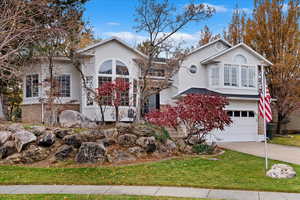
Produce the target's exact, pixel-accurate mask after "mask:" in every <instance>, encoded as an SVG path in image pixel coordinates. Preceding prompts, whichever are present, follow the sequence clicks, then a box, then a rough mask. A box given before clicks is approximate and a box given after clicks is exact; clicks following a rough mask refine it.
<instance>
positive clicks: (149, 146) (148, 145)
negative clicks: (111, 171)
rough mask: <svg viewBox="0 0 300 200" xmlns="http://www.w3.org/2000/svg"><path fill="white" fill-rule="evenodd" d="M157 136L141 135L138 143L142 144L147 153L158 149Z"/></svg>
mask: <svg viewBox="0 0 300 200" xmlns="http://www.w3.org/2000/svg"><path fill="white" fill-rule="evenodd" d="M155 141H156V140H155V137H153V136H151V137H140V138H139V139H138V140H137V141H136V143H137V144H138V145H140V146H141V147H142V148H143V149H144V150H145V151H146V152H147V153H153V152H154V151H156V148H157V147H156V143H155Z"/></svg>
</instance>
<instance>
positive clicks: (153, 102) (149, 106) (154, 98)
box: [145, 93, 160, 113]
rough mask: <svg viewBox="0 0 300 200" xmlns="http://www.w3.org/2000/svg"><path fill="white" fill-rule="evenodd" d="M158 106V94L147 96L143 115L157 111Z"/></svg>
mask: <svg viewBox="0 0 300 200" xmlns="http://www.w3.org/2000/svg"><path fill="white" fill-rule="evenodd" d="M159 105H160V96H159V93H157V94H153V95H151V96H149V97H148V99H147V101H146V103H145V113H148V112H150V111H152V110H155V109H159Z"/></svg>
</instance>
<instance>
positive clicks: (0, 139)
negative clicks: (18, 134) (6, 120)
mask: <svg viewBox="0 0 300 200" xmlns="http://www.w3.org/2000/svg"><path fill="white" fill-rule="evenodd" d="M11 136H12V133H11V132H9V131H0V145H3V144H4V143H5V142H7V141H8V140H9V139H10V138H11Z"/></svg>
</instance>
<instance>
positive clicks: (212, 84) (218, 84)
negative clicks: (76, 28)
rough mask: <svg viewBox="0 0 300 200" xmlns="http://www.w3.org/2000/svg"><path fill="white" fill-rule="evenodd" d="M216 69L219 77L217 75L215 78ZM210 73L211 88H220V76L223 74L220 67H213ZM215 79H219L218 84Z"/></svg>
mask: <svg viewBox="0 0 300 200" xmlns="http://www.w3.org/2000/svg"><path fill="white" fill-rule="evenodd" d="M216 69H217V70H218V75H217V77H213V76H214V74H213V70H216ZM209 72H210V73H209V80H210V86H212V87H218V86H220V82H221V80H220V74H221V70H220V67H219V66H213V67H211V68H210V70H209ZM214 78H217V79H218V81H217V84H214Z"/></svg>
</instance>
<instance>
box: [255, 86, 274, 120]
mask: <svg viewBox="0 0 300 200" xmlns="http://www.w3.org/2000/svg"><path fill="white" fill-rule="evenodd" d="M265 91H266V92H265V93H266V94H265V95H264V94H263V92H260V98H259V106H258V107H259V116H260V117H262V119H264V118H265V120H266V121H267V122H270V121H272V110H271V95H270V92H269V89H268V87H266V90H265ZM264 110H265V112H264ZM264 114H265V115H266V117H264Z"/></svg>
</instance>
